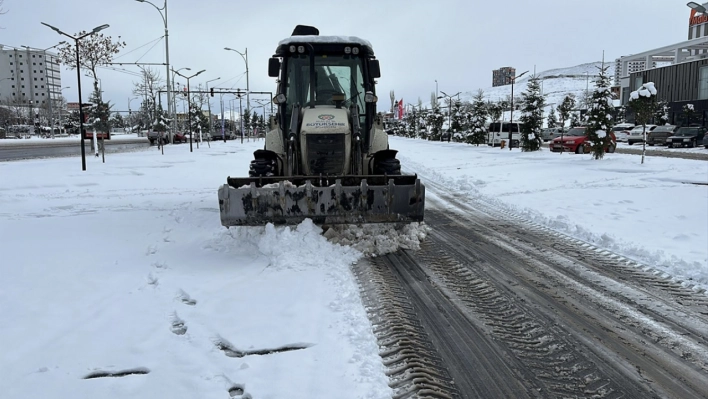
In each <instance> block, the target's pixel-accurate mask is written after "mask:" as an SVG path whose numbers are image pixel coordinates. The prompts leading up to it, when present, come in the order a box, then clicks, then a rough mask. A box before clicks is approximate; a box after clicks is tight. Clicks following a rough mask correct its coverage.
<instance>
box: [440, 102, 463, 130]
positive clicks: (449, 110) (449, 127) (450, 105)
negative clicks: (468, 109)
mask: <svg viewBox="0 0 708 399" xmlns="http://www.w3.org/2000/svg"><path fill="white" fill-rule="evenodd" d="M440 93H442V94H443V95H442V96H440V97H438V99H441V98H447V100H448V112H447V129H448V130H450V129H452V97H455V96H457V100H458V101H459V100H460V97H459V96H460V93H462V92H461V91H458V92H457V93H455V94H453V95H451V96H448V95H447V93H445V92H444V91H440ZM449 133H450V135H451V136H452V132H449ZM440 141H442V140H440ZM448 141H450V139H449V138H448Z"/></svg>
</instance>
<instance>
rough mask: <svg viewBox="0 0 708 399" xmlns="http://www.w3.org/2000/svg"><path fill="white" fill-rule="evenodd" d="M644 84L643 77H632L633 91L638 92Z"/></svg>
mask: <svg viewBox="0 0 708 399" xmlns="http://www.w3.org/2000/svg"><path fill="white" fill-rule="evenodd" d="M643 84H644V77H643V76H641V75H640V76H635V77H634V90H639V88H640V87H642V85H643Z"/></svg>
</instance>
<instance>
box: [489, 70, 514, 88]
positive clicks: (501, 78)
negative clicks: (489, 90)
mask: <svg viewBox="0 0 708 399" xmlns="http://www.w3.org/2000/svg"><path fill="white" fill-rule="evenodd" d="M515 77H516V68H512V67H501V68H499V69H495V70H493V71H492V87H497V86H504V85H509V84H511V81H512V79H514V78H515Z"/></svg>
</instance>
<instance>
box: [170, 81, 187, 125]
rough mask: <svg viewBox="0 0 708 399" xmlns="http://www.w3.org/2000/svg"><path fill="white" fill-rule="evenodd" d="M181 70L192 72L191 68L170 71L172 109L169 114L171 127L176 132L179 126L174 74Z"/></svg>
mask: <svg viewBox="0 0 708 399" xmlns="http://www.w3.org/2000/svg"><path fill="white" fill-rule="evenodd" d="M183 69H185V70H187V71H191V70H192V68H180V69H178V70H176V71H175V70H174V69H172V70H171V71H172V93H171V94H172V109H171V110H170V113H171V114H172V121H173V122H172V123H173V126H174V128H175V129H176V130H178V127H179V126H177V93H176V92H175V73H177V72H179V71H181V70H183ZM169 89H170V88H169V87H168V90H169ZM177 91H179V83H177ZM182 106H184V101H183V102H182Z"/></svg>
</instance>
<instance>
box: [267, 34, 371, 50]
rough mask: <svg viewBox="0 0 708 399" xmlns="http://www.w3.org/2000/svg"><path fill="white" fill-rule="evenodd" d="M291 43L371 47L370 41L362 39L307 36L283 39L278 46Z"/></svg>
mask: <svg viewBox="0 0 708 399" xmlns="http://www.w3.org/2000/svg"><path fill="white" fill-rule="evenodd" d="M290 43H333V44H337V43H341V44H358V45H361V46H369V47H372V46H371V43H370V42H369V41H368V40H364V39H362V38H359V37H356V36H314V35H305V36H290V37H288V38H286V39H283V40H281V41H280V43H278V46H281V45H283V44H285V45H288V44H290Z"/></svg>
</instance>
